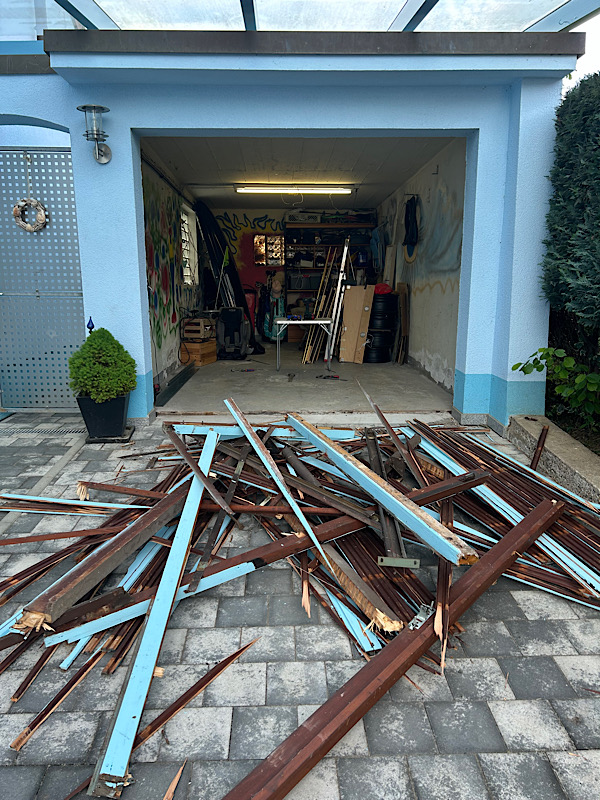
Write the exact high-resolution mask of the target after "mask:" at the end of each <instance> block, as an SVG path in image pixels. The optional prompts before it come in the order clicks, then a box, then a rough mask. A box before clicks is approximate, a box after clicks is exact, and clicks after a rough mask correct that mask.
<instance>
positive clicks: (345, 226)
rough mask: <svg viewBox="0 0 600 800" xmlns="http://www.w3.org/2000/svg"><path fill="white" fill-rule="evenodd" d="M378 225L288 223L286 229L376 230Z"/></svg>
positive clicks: (358, 223) (371, 223) (364, 223)
mask: <svg viewBox="0 0 600 800" xmlns="http://www.w3.org/2000/svg"><path fill="white" fill-rule="evenodd" d="M376 227H377V224H376V223H375V222H345V223H343V224H340V223H339V222H313V223H307V222H286V223H285V229H286V230H290V231H291V230H306V229H307V228H308V229H313V228H315V229H316V228H328V229H330V230H331V229H333V230H338V231H345V230H350V229H356V228H371V229H373V228H376Z"/></svg>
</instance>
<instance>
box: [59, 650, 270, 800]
mask: <svg viewBox="0 0 600 800" xmlns="http://www.w3.org/2000/svg"><path fill="white" fill-rule="evenodd" d="M257 641H258V639H252V641H251V642H248V644H245V645H244V646H243V647H240V649H239V650H236V652H235V653H232V654H231V655H230V656H227V657H226V658H224V659H223V660H222V661H219V663H218V664H215V666H214V667H212V669H209V670H208V672H207V673H206V674H205V675H203V676H202V677H201V678H200V680H199V681H196V683H194V684H193V685H192V686H190V688H189V689H187V690H186V691H185V692H184V693H183V694H182V695H180V696H179V697H178V698H177V700H174V701H173V702H172V703H171V705H170V706H168V708H166V709H165V710H164V711H163V712H162V713H160V714H159V715H158V717H155V718H154V719H153V720H152V722H149V723H148V725H146V727H145V728H144V729H143V730H142V731H140V732H139V733H138V734H137V736H136V737H135V741H134V743H133V750H137V749H138V747H141V746H142V745H143V744H144V743H145V742H147V741H148V739H150V737H151V736H154V734H155V733H156V732H157V731H159V730H161V728H163V727H164V726H165V725H166V724H167V722H168V721H169V720H170V719H173V717H174V716H175V715H176V714H177V713H179V711H181V709H182V708H185V706H186V705H187V704H188V703H191V701H192V700H193V699H194V697H197V696H198V695H199V694H200V692H203V691H204V690H205V689H206V687H207V686H210V684H211V683H212V682H213V681H214V680H216V679H217V678H218V677H219V675H221V674H222V673H223V672H224V671H225V670H226V669H227V667H229V666H231V665H232V664H233V663H234V662H235V661H237V659H238V658H239V657H240V656H242V655H243V654H244V653H245V652H246V650H249V649H250V648H251V647H252V645H253V644H255V643H256V642H257ZM91 779H92V778H91V776H90V777H89V778H86V779H85V780H84V781H82V783H80V784H79V786H77V787H76V788H75V789H73V791H72V792H70V793H69V794H68V795H67V797H65V798H64V800H73V798H75V797H77V795H78V794H79V793H80V792H83V791H85V789H87V787H88V786H89V785H90V781H91Z"/></svg>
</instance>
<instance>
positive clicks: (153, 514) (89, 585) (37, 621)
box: [15, 482, 188, 630]
mask: <svg viewBox="0 0 600 800" xmlns="http://www.w3.org/2000/svg"><path fill="white" fill-rule="evenodd" d="M187 493H188V483H187V482H186V483H185V484H184V485H183V486H180V487H179V488H178V489H175V491H174V492H172V493H171V494H169V495H168V496H167V497H164V498H163V499H162V500H159V501H158V502H157V503H156V505H155V506H152V507H151V508H149V509H148V510H147V511H146V513H145V514H144V515H143V516H142V517H140V518H139V519H136V520H135V521H134V522H132V523H131V524H130V525H128V526H127V527H126V528H124V529H123V530H122V531H121V532H120V533H118V534H116V536H113V537H112V538H111V539H109V540H108V541H107V542H104V543H103V544H101V545H100V546H99V547H98V548H97V549H96V550H94V552H93V553H90V555H89V556H87V558H85V559H83V561H80V562H79V564H77V565H76V566H74V567H73V568H72V569H71V570H69V572H67V573H66V575H64V576H63V577H62V578H59V580H57V581H55V582H54V583H53V584H52V586H49V587H48V589H46V590H45V591H43V592H42V593H41V594H39V595H38V596H37V597H36V598H34V599H33V600H32V601H31V602H30V603H29V604H28V605H27V606H25V611H24V614H23V616H22V617H21V619H20V620H19V622H18V623H17V625H16V626H15V627H18V628H19V629H21V630H27V629H31V628H39V627H40V626H41V625H42V624H44V623H50V622H52V621H54V620H56V619H58V618H59V617H60V616H61V615H62V614H63V613H64V612H65V611H66V610H67V609H68V608H70V607H71V606H73V605H74V604H75V603H76V602H77V601H78V600H80V599H81V598H82V597H83V596H84V595H85V594H86V593H87V592H89V591H90V589H93V588H94V586H96V584H97V583H99V582H100V581H101V580H102V579H103V578H105V577H106V576H107V575H109V574H110V573H111V572H112V571H113V570H114V569H115V567H116V566H118V565H119V564H121V563H122V562H123V561H124V560H125V559H126V558H127V557H128V556H129V555H131V554H132V553H134V552H135V551H136V550H137V549H138V548H139V547H141V546H142V545H143V544H145V543H146V542H147V541H148V539H150V538H151V537H152V536H154V534H156V533H157V532H158V531H159V530H160V529H161V528H162V527H163V525H165V524H166V523H167V522H169V520H171V519H172V518H173V517H175V516H177V515H178V514H179V512H180V511H181V509H182V508H183V504H184V502H185V498H186V496H187Z"/></svg>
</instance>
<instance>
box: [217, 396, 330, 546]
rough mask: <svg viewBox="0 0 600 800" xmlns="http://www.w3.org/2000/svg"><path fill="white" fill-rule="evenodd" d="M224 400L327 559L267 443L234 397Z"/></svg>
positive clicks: (301, 522) (305, 528) (299, 519)
mask: <svg viewBox="0 0 600 800" xmlns="http://www.w3.org/2000/svg"><path fill="white" fill-rule="evenodd" d="M224 402H225V405H226V406H227V408H228V409H229V412H230V413H231V415H232V416H233V418H234V419H235V421H236V422H237V424H238V425H239V426H240V428H242V430H243V431H244V433H245V435H246V437H247V439H248V441H249V442H250V443H251V444H252V447H253V448H254V452H255V453H256V455H257V456H258V457H259V458H260V460H261V461H262V463H263V464H264V466H265V468H266V469H267V470H268V472H269V474H270V475H271V477H272V478H273V480H274V481H275V483H276V484H277V486H278V488H279V491H280V492H281V494H282V495H283V496H284V497H285V499H286V500H287V501H288V503H289V504H290V506H291V507H292V509H293V511H294V514H295V516H296V517H297V518H298V521H299V522H300V524H301V525H302V527H303V528H304V530H305V531H306V533H307V534H308V535H309V536H310V538H311V539H312V540H313V543H314V545H315V547H316V548H317V550H318V551H319V553H321V555H322V556H323V558H324V559H325V561H327V557H326V555H325V553H324V552H323V549H322V547H321V545H320V544H319V541H318V539H317V538H316V536H315V534H314V532H313V529H312V527H311V524H310V522H309V521H308V520H307V519H306V517H305V516H304V513H303V511H302V509H301V508H300V506H299V505H298V503H297V502H296V500H295V498H294V497H293V495H292V493H291V492H290V490H289V489H288V487H287V485H286V482H285V479H284V477H283V475H282V474H281V472H280V470H279V467H278V466H277V464H276V463H275V461H274V460H273V456H272V455H271V454H270V453H269V451H268V450H267V448H266V447H265V445H264V444H263V443H262V442H261V440H260V439H259V438H258V436H257V435H256V432H255V430H254V428H253V427H252V425H250V423H249V422H248V420H247V419H246V417H245V416H244V414H243V413H242V412H241V410H240V409H239V408H238V407H237V405H236V404H235V402H234V401H233V399H232V398H228V399H227V400H225V401H224ZM321 435H323V434H321Z"/></svg>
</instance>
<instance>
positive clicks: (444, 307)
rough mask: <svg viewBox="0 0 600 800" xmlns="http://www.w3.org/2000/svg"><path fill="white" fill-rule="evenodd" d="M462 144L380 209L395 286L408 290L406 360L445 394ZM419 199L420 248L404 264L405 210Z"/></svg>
mask: <svg viewBox="0 0 600 800" xmlns="http://www.w3.org/2000/svg"><path fill="white" fill-rule="evenodd" d="M465 153H466V147H465V140H464V139H455V140H454V141H453V142H451V143H450V144H449V145H447V147H445V148H444V149H443V150H441V151H440V152H439V153H438V154H437V155H436V156H435V158H434V159H432V160H431V161H430V162H428V163H427V164H426V165H425V166H424V167H423V168H422V169H421V170H419V172H417V173H416V174H415V175H414V176H413V177H412V178H411V179H410V180H408V181H406V183H404V184H403V185H402V186H400V187H399V188H398V189H397V190H396V191H395V192H394V193H393V194H392V195H390V196H389V197H388V198H387V199H386V200H384V202H383V203H382V204H381V205H380V206H379V208H378V215H379V221H380V224H381V223H385V228H384V230H385V231H386V234H387V237H386V241H387V243H388V244H390V245H392V246H393V247H394V248H395V255H396V273H395V283H398V282H404V283H408V285H409V286H410V336H409V351H408V352H409V358H411V359H414V360H415V361H416V362H417V363H418V364H419V365H420V366H421V367H423V369H425V371H426V372H428V373H429V374H430V375H431V377H432V378H433V379H434V380H435V381H437V382H438V383H440V384H442V386H445V387H446V388H448V389H452V388H453V386H454V367H455V362H456V333H457V323H458V290H459V280H460V263H461V248H462V223H463V208H464V190H465ZM411 195H417V197H418V199H419V203H418V220H419V243H418V245H417V251H416V258H415V260H414V261H413V262H412V263H407V261H406V259H405V253H404V248H403V247H402V241H403V239H404V211H405V206H406V202H407V201H408V200H409V199H410V196H411Z"/></svg>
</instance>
